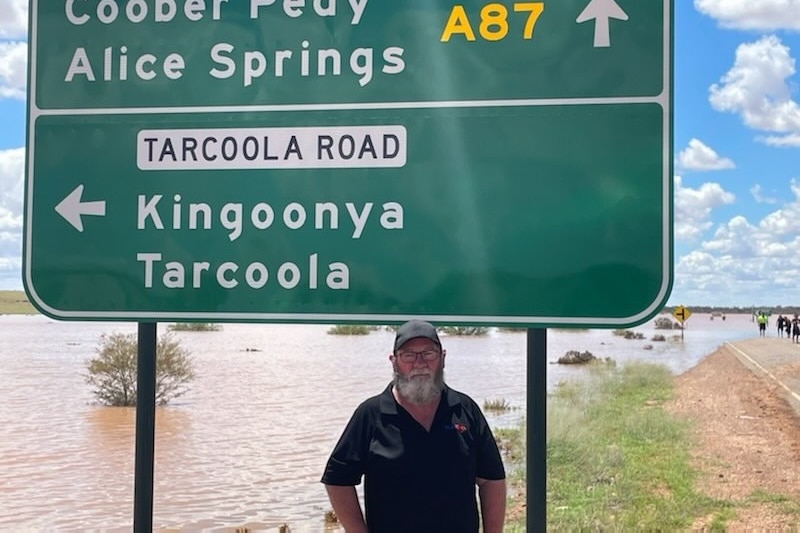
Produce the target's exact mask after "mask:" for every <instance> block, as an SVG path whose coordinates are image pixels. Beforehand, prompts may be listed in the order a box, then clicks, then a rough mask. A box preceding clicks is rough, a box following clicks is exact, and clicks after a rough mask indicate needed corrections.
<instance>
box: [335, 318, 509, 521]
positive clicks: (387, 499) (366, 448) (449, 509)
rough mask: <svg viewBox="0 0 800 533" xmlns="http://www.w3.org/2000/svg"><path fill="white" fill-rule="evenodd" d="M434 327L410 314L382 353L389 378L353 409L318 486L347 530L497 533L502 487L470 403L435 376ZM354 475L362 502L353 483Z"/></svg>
mask: <svg viewBox="0 0 800 533" xmlns="http://www.w3.org/2000/svg"><path fill="white" fill-rule="evenodd" d="M446 355H447V354H446V352H445V350H443V349H442V345H441V343H440V342H439V336H438V334H437V333H436V329H435V328H434V327H433V326H432V325H431V324H429V323H428V322H423V321H421V320H411V321H410V322H406V323H405V324H403V325H402V326H400V327H399V328H398V329H397V335H396V337H395V341H394V350H393V351H392V353H391V354H390V355H389V361H391V363H392V370H393V371H394V380H393V381H392V382H391V383H390V384H389V386H388V387H386V389H384V391H383V392H382V393H381V394H379V395H377V396H373V397H372V398H369V399H367V400H366V401H364V402H363V403H362V404H361V405H359V406H358V408H356V410H355V413H353V416H352V417H351V418H350V422H348V424H347V427H346V428H345V429H344V433H343V434H342V436H341V437H340V438H339V442H338V443H337V444H336V446H335V447H334V449H333V452H332V453H331V456H330V459H328V464H327V465H326V467H325V473H324V474H323V476H322V482H323V483H324V484H325V488H326V489H327V491H328V497H329V498H330V501H331V505H332V506H333V510H334V512H335V513H336V516H337V518H338V519H339V522H340V523H341V524H342V525H343V526H344V529H345V531H346V532H347V533H352V532H358V533H362V532H364V533H365V532H367V531H370V532H373V533H375V532H377V533H385V532H397V533H443V532H453V533H466V532H469V533H472V532H475V533H477V531H478V529H479V518H478V517H479V514H478V505H477V501H476V498H475V487H476V486H477V487H478V497H479V498H480V504H481V513H480V517H481V519H482V522H483V528H482V531H484V532H486V533H500V532H502V530H503V523H504V521H505V502H506V483H505V471H504V469H503V462H502V459H501V457H500V452H499V451H498V449H497V444H496V442H495V440H494V437H493V436H492V432H491V430H490V429H489V425H488V424H487V423H486V419H485V418H484V416H483V413H481V410H480V408H479V407H478V405H477V404H476V403H475V402H474V401H473V400H472V399H471V398H470V397H469V396H467V395H466V394H462V393H460V392H457V391H455V390H453V389H451V388H449V387H448V386H447V385H446V384H445V382H444V361H445V356H446ZM362 476H363V478H364V507H365V511H366V517H365V515H364V514H362V512H361V504H360V502H359V499H358V495H357V493H356V488H355V485H358V484H359V483H360V482H361V478H362Z"/></svg>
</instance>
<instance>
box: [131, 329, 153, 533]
mask: <svg viewBox="0 0 800 533" xmlns="http://www.w3.org/2000/svg"><path fill="white" fill-rule="evenodd" d="M138 341H139V343H138V344H139V347H138V354H137V357H138V359H137V365H136V367H137V375H136V464H135V472H134V487H133V531H134V532H135V533H149V532H151V531H153V466H154V463H155V453H154V449H155V433H156V342H157V340H156V323H155V322H149V323H141V322H140V323H139V337H138Z"/></svg>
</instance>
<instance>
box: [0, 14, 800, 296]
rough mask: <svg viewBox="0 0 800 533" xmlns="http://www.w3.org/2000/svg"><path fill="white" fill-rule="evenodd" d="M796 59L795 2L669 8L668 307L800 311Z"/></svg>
mask: <svg viewBox="0 0 800 533" xmlns="http://www.w3.org/2000/svg"><path fill="white" fill-rule="evenodd" d="M633 1H636V2H638V1H642V0H618V3H619V4H620V5H621V6H623V7H624V4H625V2H633ZM27 19H28V14H27V0H0V289H21V288H22V280H21V252H22V197H23V186H24V168H23V165H24V146H25V137H24V136H25V92H26V68H27V42H26V41H27ZM797 58H800V0H757V1H754V0H676V6H675V100H674V104H675V105H674V113H675V137H674V154H673V155H674V158H675V213H674V217H675V267H674V278H675V282H674V287H673V291H672V296H671V298H670V300H669V303H670V304H683V305H687V306H689V307H691V306H692V305H717V306H741V307H750V306H763V305H800V75H798V74H797Z"/></svg>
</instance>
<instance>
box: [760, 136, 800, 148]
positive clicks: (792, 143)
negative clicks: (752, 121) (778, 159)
mask: <svg viewBox="0 0 800 533" xmlns="http://www.w3.org/2000/svg"><path fill="white" fill-rule="evenodd" d="M757 140H758V141H760V142H763V143H764V144H766V145H768V146H776V147H778V148H786V147H798V148H800V133H791V134H789V135H768V136H766V137H757Z"/></svg>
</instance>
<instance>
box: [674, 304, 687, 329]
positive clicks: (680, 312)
mask: <svg viewBox="0 0 800 533" xmlns="http://www.w3.org/2000/svg"><path fill="white" fill-rule="evenodd" d="M672 316H674V317H675V318H677V319H678V320H679V321H680V323H681V324H683V323H684V322H686V321H687V320H689V317H690V316H692V312H691V311H689V309H688V308H687V307H684V306H682V305H679V306H678V307H676V308H675V309H673V311H672Z"/></svg>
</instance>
